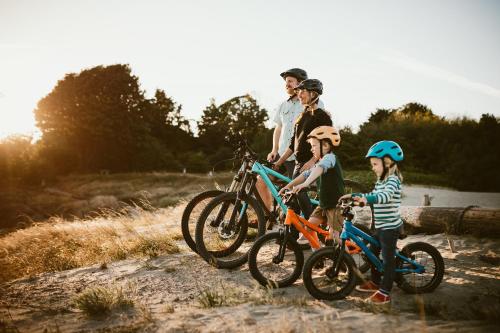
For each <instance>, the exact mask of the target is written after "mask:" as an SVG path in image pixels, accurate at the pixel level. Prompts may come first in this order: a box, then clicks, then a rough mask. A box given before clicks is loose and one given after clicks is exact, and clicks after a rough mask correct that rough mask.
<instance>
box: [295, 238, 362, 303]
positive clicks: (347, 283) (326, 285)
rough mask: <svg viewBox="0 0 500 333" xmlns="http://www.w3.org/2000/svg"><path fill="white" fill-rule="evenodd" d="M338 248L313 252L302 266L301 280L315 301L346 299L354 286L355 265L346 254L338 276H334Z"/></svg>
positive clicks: (327, 248) (325, 248)
mask: <svg viewBox="0 0 500 333" xmlns="http://www.w3.org/2000/svg"><path fill="white" fill-rule="evenodd" d="M338 251H339V249H338V247H332V246H328V247H324V248H322V249H321V250H318V251H316V252H314V253H313V254H312V255H311V256H310V257H309V259H307V261H306V263H305V265H304V271H303V273H302V279H303V281H304V286H305V287H306V289H307V291H309V293H310V294H311V296H313V297H314V298H316V299H322V300H337V299H342V298H345V297H347V295H349V294H350V293H351V292H352V290H353V289H354V286H355V284H356V273H355V270H356V269H357V268H356V264H355V263H354V261H353V260H352V257H351V256H350V255H349V254H348V253H343V254H342V263H341V264H340V267H339V272H338V274H336V275H335V274H334V270H335V265H336V263H337V260H338V259H337V257H338V255H336V254H337V253H336V252H338Z"/></svg>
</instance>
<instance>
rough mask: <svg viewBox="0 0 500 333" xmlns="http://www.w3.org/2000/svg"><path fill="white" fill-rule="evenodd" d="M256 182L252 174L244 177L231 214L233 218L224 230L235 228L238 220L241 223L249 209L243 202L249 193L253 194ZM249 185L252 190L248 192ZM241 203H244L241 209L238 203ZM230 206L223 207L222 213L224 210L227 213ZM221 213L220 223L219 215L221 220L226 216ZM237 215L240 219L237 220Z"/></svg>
mask: <svg viewBox="0 0 500 333" xmlns="http://www.w3.org/2000/svg"><path fill="white" fill-rule="evenodd" d="M255 181H256V179H255V177H254V176H253V174H252V173H250V172H246V173H245V176H244V177H243V182H242V183H241V187H240V189H239V190H238V191H237V192H236V201H235V203H234V208H233V211H232V212H231V217H230V218H229V223H228V224H227V225H226V226H225V228H224V229H225V230H226V231H227V230H232V229H233V228H234V225H235V222H236V220H238V222H239V221H240V219H241V218H242V217H243V214H245V211H246V209H247V206H248V204H247V203H246V202H244V201H243V200H244V199H245V198H246V197H247V196H248V193H252V191H253V189H254V187H255ZM247 184H250V189H249V191H248V192H247V191H246V187H247ZM240 202H243V204H242V205H241V207H239V205H238V203H240ZM224 206H225V207H224ZM228 206H229V203H224V204H223V207H221V211H222V209H224V214H225V213H226V211H227V208H228ZM220 213H221V212H219V214H218V216H217V219H218V220H219V221H220V219H219V215H221V218H222V216H224V215H223V214H220ZM237 214H239V216H238V219H236V215H237ZM219 223H220V222H219Z"/></svg>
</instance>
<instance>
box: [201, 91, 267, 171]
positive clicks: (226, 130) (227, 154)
mask: <svg viewBox="0 0 500 333" xmlns="http://www.w3.org/2000/svg"><path fill="white" fill-rule="evenodd" d="M267 119H268V114H267V111H266V110H265V109H263V108H261V107H260V106H259V105H258V103H257V101H256V100H255V99H254V98H253V97H252V96H250V95H243V96H237V97H233V98H231V99H230V100H228V101H226V102H225V103H223V104H221V105H220V106H217V105H216V104H215V100H211V101H210V104H209V105H208V106H207V107H206V108H205V110H203V115H202V117H201V120H200V121H199V122H198V135H199V139H198V140H199V145H200V147H201V148H202V150H203V152H204V153H205V154H207V155H208V156H210V157H209V159H210V163H211V164H214V163H218V162H220V161H222V160H224V159H229V158H231V157H232V154H233V146H232V144H234V143H235V142H234V140H235V138H236V137H237V136H242V137H243V138H245V139H246V140H247V141H248V142H249V144H251V145H252V144H253V143H254V141H256V138H258V136H259V134H261V133H263V132H264V131H265V125H264V123H265V121H266V120H267ZM267 149H269V148H267Z"/></svg>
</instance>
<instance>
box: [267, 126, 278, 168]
mask: <svg viewBox="0 0 500 333" xmlns="http://www.w3.org/2000/svg"><path fill="white" fill-rule="evenodd" d="M280 136H281V124H279V125H276V127H275V128H274V133H273V150H272V151H271V152H270V153H269V154H267V160H268V161H269V162H272V161H274V160H275V159H276V156H277V154H278V149H279V148H280Z"/></svg>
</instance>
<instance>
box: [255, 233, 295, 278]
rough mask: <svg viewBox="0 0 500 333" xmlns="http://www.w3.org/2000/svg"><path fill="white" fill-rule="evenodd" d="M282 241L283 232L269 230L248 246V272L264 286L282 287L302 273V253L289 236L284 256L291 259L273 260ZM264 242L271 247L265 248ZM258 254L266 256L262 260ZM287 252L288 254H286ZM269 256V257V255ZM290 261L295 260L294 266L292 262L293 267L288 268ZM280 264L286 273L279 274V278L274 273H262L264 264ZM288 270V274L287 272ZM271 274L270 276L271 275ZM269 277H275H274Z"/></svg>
mask: <svg viewBox="0 0 500 333" xmlns="http://www.w3.org/2000/svg"><path fill="white" fill-rule="evenodd" d="M282 242H283V234H280V233H279V232H271V233H268V234H265V235H264V236H262V237H259V239H257V240H256V241H255V243H254V244H253V245H252V247H251V248H250V251H249V252H248V268H249V269H250V274H252V277H253V278H254V279H255V280H257V281H258V282H259V283H260V284H261V285H262V286H264V287H271V288H283V287H287V286H289V285H291V284H293V283H294V282H295V281H297V279H298V278H299V277H300V274H301V273H302V267H303V266H304V254H303V252H302V250H301V249H300V247H299V244H297V242H296V241H295V240H294V239H292V238H289V239H288V241H287V244H286V248H285V251H286V252H285V256H286V257H287V258H290V259H292V260H284V261H283V262H281V263H279V264H276V263H274V262H273V259H274V256H275V255H277V254H278V252H279V248H280V245H281V243H282ZM266 244H269V245H272V246H273V249H271V250H266V249H264V246H265V245H266ZM259 254H263V255H264V256H266V255H267V256H268V257H267V258H263V259H264V260H262V261H261V260H258V258H260V256H259ZM287 254H288V256H287ZM269 256H270V257H269ZM290 262H295V266H293V263H292V264H291V265H292V266H293V269H292V270H291V272H290V270H289V269H288V270H287V268H289V267H288V266H289V265H290ZM269 264H271V266H273V265H280V266H279V268H280V270H281V271H282V272H285V271H286V272H287V274H286V275H284V276H280V277H279V279H278V277H277V276H276V275H272V274H267V273H263V272H264V269H263V267H264V266H268V265H269ZM288 272H290V274H288ZM271 275H272V276H271ZM271 277H275V278H274V279H273V278H271Z"/></svg>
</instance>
